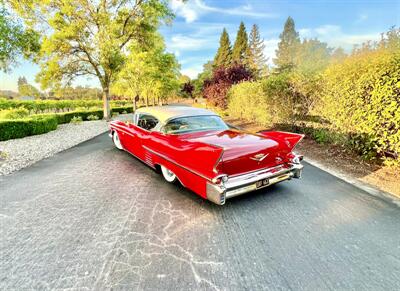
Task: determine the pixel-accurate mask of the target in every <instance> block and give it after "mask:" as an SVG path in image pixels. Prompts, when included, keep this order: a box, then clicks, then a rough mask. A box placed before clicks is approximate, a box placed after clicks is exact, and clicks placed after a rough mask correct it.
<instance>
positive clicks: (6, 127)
mask: <svg viewBox="0 0 400 291" xmlns="http://www.w3.org/2000/svg"><path fill="white" fill-rule="evenodd" d="M56 128H57V118H56V117H55V115H37V116H33V117H29V118H23V119H15V120H12V119H8V120H0V140H8V139H14V138H21V137H25V136H30V135H36V134H42V133H46V132H49V131H51V130H55V129H56Z"/></svg>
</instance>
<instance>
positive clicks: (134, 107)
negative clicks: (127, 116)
mask: <svg viewBox="0 0 400 291" xmlns="http://www.w3.org/2000/svg"><path fill="white" fill-rule="evenodd" d="M135 111H136V98H135V97H134V98H133V112H135Z"/></svg>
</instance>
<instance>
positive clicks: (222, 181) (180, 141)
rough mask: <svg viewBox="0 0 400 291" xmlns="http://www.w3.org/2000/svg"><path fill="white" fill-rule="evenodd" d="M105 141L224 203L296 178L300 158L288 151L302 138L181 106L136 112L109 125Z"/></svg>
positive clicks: (166, 175) (168, 178) (166, 178)
mask: <svg viewBox="0 0 400 291" xmlns="http://www.w3.org/2000/svg"><path fill="white" fill-rule="evenodd" d="M110 137H111V138H112V139H113V141H114V144H115V146H116V147H117V148H118V149H120V150H126V151H128V152H130V153H131V154H133V155H134V156H136V157H137V158H139V159H140V160H142V161H143V162H144V163H146V164H148V165H149V166H150V167H153V168H155V169H158V170H160V171H161V173H162V175H163V176H164V178H165V180H167V181H168V182H170V183H172V182H175V181H176V180H179V182H180V183H181V184H182V185H183V186H185V187H186V188H189V189H190V190H192V191H194V192H195V193H197V194H198V195H200V196H202V197H203V198H206V199H208V200H210V201H212V202H214V203H216V204H219V205H223V204H224V203H225V201H226V199H228V198H231V197H234V196H237V195H241V194H244V193H247V192H250V191H253V190H256V189H259V188H263V187H266V186H269V185H272V184H275V183H278V182H281V181H284V180H290V179H291V178H300V176H301V172H302V169H303V166H302V165H301V163H300V162H301V160H302V156H299V155H296V154H295V153H293V148H294V147H295V145H296V144H297V143H298V142H299V141H300V140H301V139H302V138H303V135H300V134H294V133H287V132H279V131H262V132H258V133H257V134H252V133H248V132H245V131H241V130H238V129H234V128H230V126H228V125H227V124H226V123H225V122H224V121H223V120H222V119H221V118H220V117H219V116H218V115H217V114H215V113H214V112H212V111H209V110H206V109H200V108H193V107H186V106H155V107H147V108H141V109H138V110H136V112H135V113H134V116H133V122H122V121H113V122H111V123H110Z"/></svg>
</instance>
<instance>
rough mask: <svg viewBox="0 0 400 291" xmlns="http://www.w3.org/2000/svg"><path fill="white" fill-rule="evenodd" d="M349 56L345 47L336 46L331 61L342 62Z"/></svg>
mask: <svg viewBox="0 0 400 291" xmlns="http://www.w3.org/2000/svg"><path fill="white" fill-rule="evenodd" d="M346 57H347V54H346V52H345V51H344V49H343V48H341V47H338V48H336V49H335V50H334V51H333V52H332V54H331V62H332V63H340V62H342V61H343V60H344V59H345V58H346Z"/></svg>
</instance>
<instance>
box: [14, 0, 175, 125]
mask: <svg viewBox="0 0 400 291" xmlns="http://www.w3.org/2000/svg"><path fill="white" fill-rule="evenodd" d="M10 2H11V5H12V7H13V8H14V10H15V11H16V12H17V13H19V15H21V16H22V17H23V18H24V20H25V22H26V23H27V24H28V25H30V26H31V27H35V28H36V29H38V30H39V29H41V30H43V31H44V30H46V31H47V34H46V36H45V37H44V39H43V45H42V49H41V52H40V53H41V61H40V66H41V72H40V73H39V75H38V76H37V77H38V81H40V82H41V84H42V86H43V87H44V88H46V87H49V86H54V85H60V84H61V83H63V84H69V83H70V82H71V81H72V80H73V79H75V78H76V77H77V76H83V75H85V76H94V77H95V78H97V79H98V80H99V83H100V85H101V87H102V89H103V101H104V116H105V117H106V118H108V117H109V116H110V107H109V90H110V86H111V85H112V84H113V82H114V81H115V80H116V77H117V75H118V73H119V71H120V70H121V69H122V68H123V67H124V63H125V60H126V55H125V52H126V51H127V47H128V46H129V45H130V44H131V43H132V42H133V41H136V42H138V43H141V44H142V45H143V46H145V45H147V40H148V39H149V38H148V36H149V34H152V33H153V32H154V31H155V30H156V29H157V27H158V26H159V24H160V21H163V20H165V21H168V20H169V19H171V16H172V14H171V12H170V10H169V8H168V4H167V3H166V2H164V1H162V0H115V1H107V0H102V1H94V0H90V1H87V0H71V1H62V0H49V1H41V0H32V1H18V0H10Z"/></svg>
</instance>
